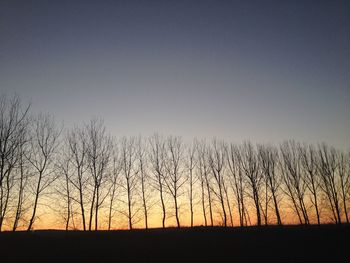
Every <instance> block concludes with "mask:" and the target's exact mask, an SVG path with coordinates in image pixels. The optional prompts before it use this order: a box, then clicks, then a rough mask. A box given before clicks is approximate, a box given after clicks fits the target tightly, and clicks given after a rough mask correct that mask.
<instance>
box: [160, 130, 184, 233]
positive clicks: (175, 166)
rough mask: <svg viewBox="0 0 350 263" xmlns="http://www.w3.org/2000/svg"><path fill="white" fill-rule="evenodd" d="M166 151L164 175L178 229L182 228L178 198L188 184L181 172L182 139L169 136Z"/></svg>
mask: <svg viewBox="0 0 350 263" xmlns="http://www.w3.org/2000/svg"><path fill="white" fill-rule="evenodd" d="M166 150H167V155H166V161H165V169H166V174H164V175H165V176H164V182H165V184H166V186H167V189H168V190H169V193H170V195H171V196H172V198H173V200H174V209H175V218H176V224H177V227H180V218H179V203H178V198H179V196H180V195H181V194H182V192H181V190H182V186H183V185H184V184H185V183H186V178H185V176H184V173H183V171H182V170H181V160H182V155H183V143H182V140H181V138H180V137H174V136H169V137H168V138H167V140H166Z"/></svg>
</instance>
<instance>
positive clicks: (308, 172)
mask: <svg viewBox="0 0 350 263" xmlns="http://www.w3.org/2000/svg"><path fill="white" fill-rule="evenodd" d="M299 149H300V155H301V163H302V167H303V170H304V174H305V182H306V187H307V189H308V190H309V192H310V194H311V202H312V204H313V206H314V208H315V213H316V219H317V224H318V225H320V224H321V218H320V208H319V201H318V195H319V186H320V179H319V172H318V171H317V152H316V150H315V148H314V147H313V146H312V145H303V146H299Z"/></svg>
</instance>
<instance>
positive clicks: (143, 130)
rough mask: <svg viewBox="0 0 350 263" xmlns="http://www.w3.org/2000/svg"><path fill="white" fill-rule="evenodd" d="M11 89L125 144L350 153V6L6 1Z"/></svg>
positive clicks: (3, 25) (2, 66) (3, 39)
mask: <svg viewBox="0 0 350 263" xmlns="http://www.w3.org/2000/svg"><path fill="white" fill-rule="evenodd" d="M0 92H1V93H3V92H5V93H7V94H12V93H14V92H16V93H17V94H19V95H20V97H21V98H22V99H23V100H24V101H26V102H29V101H30V102H31V103H32V108H33V110H34V111H39V110H41V111H44V112H50V113H52V114H53V115H55V117H56V119H57V120H64V123H65V126H68V127H69V126H70V125H72V124H73V123H77V124H79V123H81V122H82V121H84V120H85V121H88V120H89V119H90V118H91V117H102V118H103V119H104V120H105V122H106V125H107V127H108V128H109V130H110V131H111V132H112V133H114V134H115V135H117V136H121V135H138V134H142V135H145V136H147V135H150V134H151V133H153V132H155V131H157V132H160V133H163V134H175V135H182V136H183V137H184V138H185V139H189V138H193V137H195V136H196V137H206V138H211V137H214V136H216V137H218V138H223V139H227V140H230V141H234V142H240V141H243V140H245V139H251V140H252V141H255V142H275V143H278V142H280V141H281V140H283V139H291V138H293V139H296V140H298V141H306V142H319V141H324V142H328V143H330V144H332V145H334V146H336V147H340V148H344V147H345V149H348V148H350V136H349V135H350V1H335V0H329V1H316V0H315V1H305V0H303V1H289V2H288V1H214V0H213V1H185V0H184V1H178V0H177V1H141V0H140V1H130V0H125V1H63V0H60V1H15V0H1V1H0Z"/></svg>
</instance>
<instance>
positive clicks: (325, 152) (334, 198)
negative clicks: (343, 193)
mask: <svg viewBox="0 0 350 263" xmlns="http://www.w3.org/2000/svg"><path fill="white" fill-rule="evenodd" d="M318 155H319V164H318V169H319V172H320V175H321V180H322V184H321V188H322V190H323V191H324V193H325V194H326V196H327V199H328V202H329V206H330V208H331V211H332V215H333V220H334V222H335V223H337V224H341V207H340V201H339V195H340V193H339V190H340V189H339V182H338V180H339V179H338V177H337V174H336V172H337V166H338V162H337V154H336V150H335V149H334V148H333V147H328V146H327V145H326V144H321V145H319V147H318Z"/></svg>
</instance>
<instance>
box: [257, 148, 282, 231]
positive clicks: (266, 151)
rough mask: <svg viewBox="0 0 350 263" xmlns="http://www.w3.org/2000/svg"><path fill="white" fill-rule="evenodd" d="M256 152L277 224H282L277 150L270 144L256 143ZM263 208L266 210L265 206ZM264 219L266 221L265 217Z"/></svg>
mask: <svg viewBox="0 0 350 263" xmlns="http://www.w3.org/2000/svg"><path fill="white" fill-rule="evenodd" d="M258 154H259V161H260V164H261V169H262V173H263V176H264V180H265V182H266V184H267V189H266V191H269V192H270V193H271V197H272V201H273V206H274V210H275V215H276V219H277V224H278V225H282V219H281V214H280V209H279V202H278V194H279V189H280V185H281V180H280V177H279V175H278V173H277V170H276V169H277V161H278V150H277V149H276V148H275V147H272V146H270V145H269V146H266V145H261V144H260V145H258ZM266 195H267V193H266ZM267 204H268V202H266V205H267ZM265 209H266V210H267V207H266V208H265ZM266 213H267V212H266ZM265 221H267V218H266V220H265Z"/></svg>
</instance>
